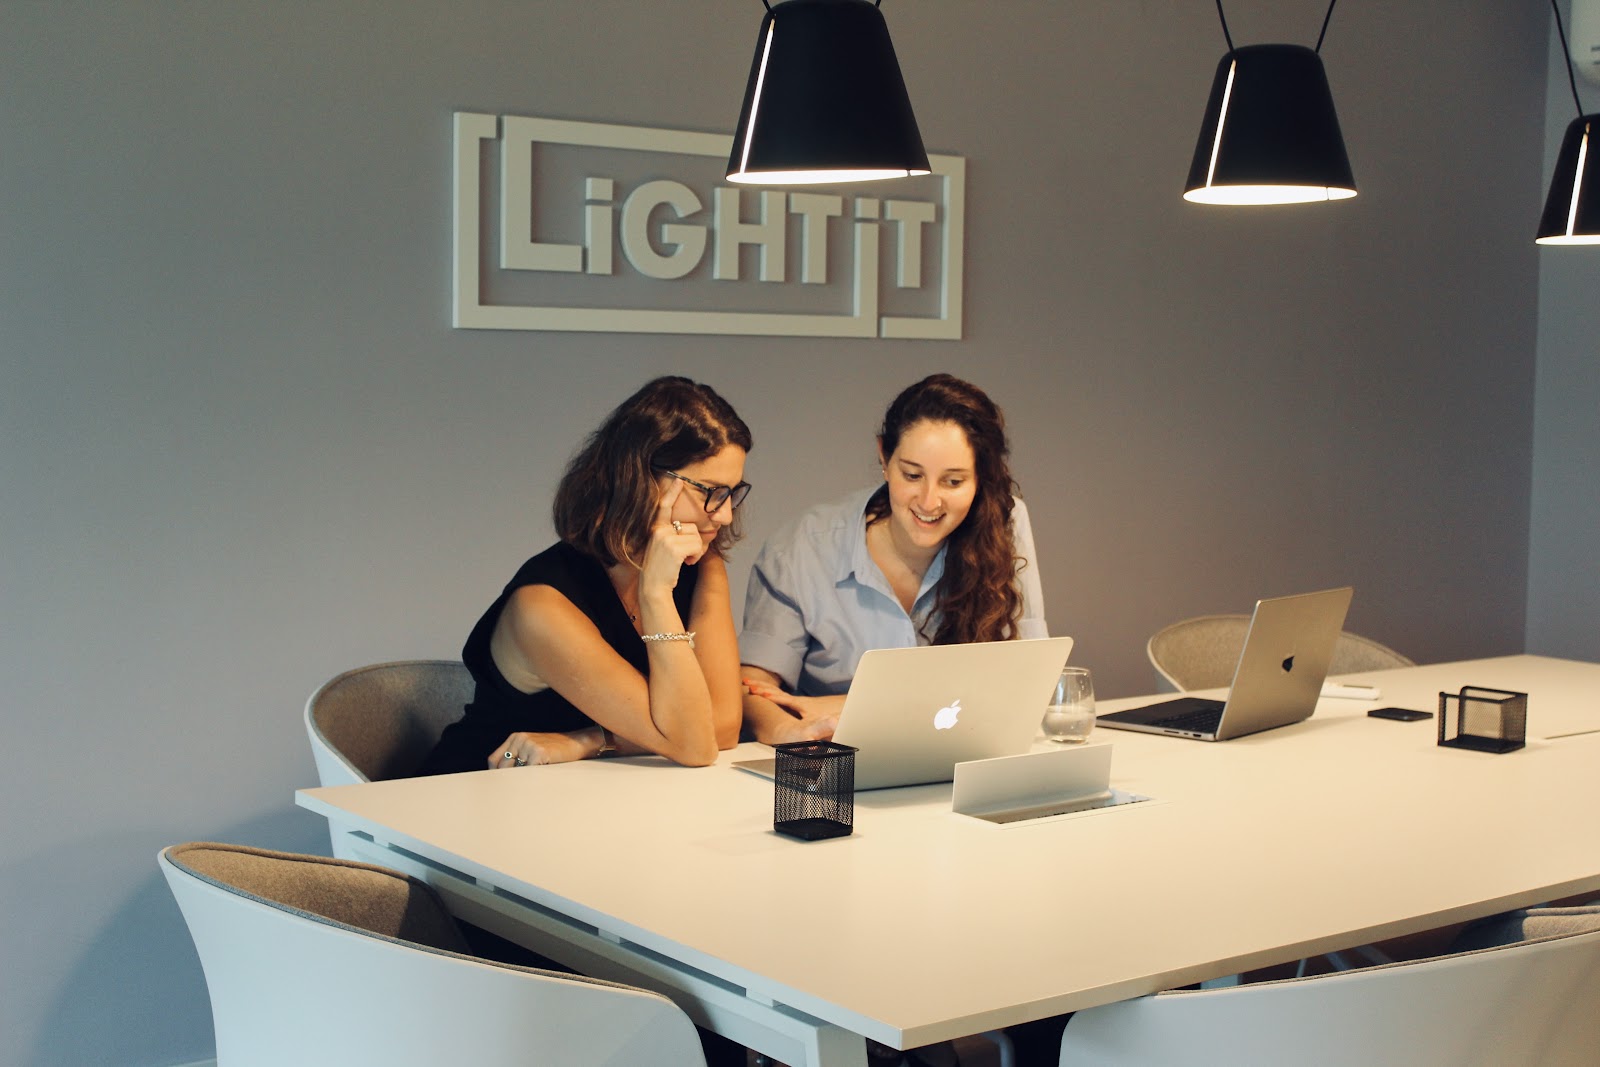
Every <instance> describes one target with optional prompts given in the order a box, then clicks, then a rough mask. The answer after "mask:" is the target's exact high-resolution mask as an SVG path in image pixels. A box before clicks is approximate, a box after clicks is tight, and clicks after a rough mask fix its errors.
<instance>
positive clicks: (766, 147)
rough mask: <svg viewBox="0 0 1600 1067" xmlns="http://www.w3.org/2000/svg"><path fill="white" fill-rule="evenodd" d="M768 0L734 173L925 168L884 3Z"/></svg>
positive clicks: (787, 178)
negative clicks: (774, 0) (773, 1)
mask: <svg viewBox="0 0 1600 1067" xmlns="http://www.w3.org/2000/svg"><path fill="white" fill-rule="evenodd" d="M761 2H762V4H763V5H764V6H765V7H766V9H767V14H766V16H765V17H764V18H763V19H762V20H761V33H760V36H759V37H757V39H756V54H755V59H754V60H753V61H752V62H751V64H750V82H749V85H748V86H746V88H745V93H744V107H743V109H742V110H741V111H740V112H739V126H738V130H737V132H736V133H735V134H734V138H733V153H732V155H731V156H730V157H729V158H728V180H729V181H730V182H742V183H746V184H756V185H810V184H817V183H821V182H857V181H868V180H872V179H877V178H904V177H908V176H910V175H913V174H927V173H928V172H929V166H928V153H927V151H926V150H925V149H924V148H923V147H922V134H921V133H920V132H919V131H918V130H917V120H916V116H914V115H913V114H912V113H911V99H910V97H908V96H907V95H906V85H905V81H904V79H902V78H901V76H900V64H899V62H898V61H897V60H896V59H895V55H894V45H893V44H892V43H891V42H890V41H889V27H888V24H887V23H885V22H884V20H883V13H882V12H881V11H879V10H878V5H877V4H875V3H869V2H868V0H784V2H782V3H779V4H776V5H773V4H768V3H767V0H761ZM879 2H881V0H879Z"/></svg>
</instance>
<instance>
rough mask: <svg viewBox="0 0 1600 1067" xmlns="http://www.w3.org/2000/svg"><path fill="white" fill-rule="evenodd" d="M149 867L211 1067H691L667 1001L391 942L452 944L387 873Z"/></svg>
mask: <svg viewBox="0 0 1600 1067" xmlns="http://www.w3.org/2000/svg"><path fill="white" fill-rule="evenodd" d="M159 863H160V866H161V870H162V873H163V874H164V875H165V876H166V879H167V883H168V884H169V885H170V886H171V887H172V893H173V896H175V897H176V898H177V901H178V905H179V907H180V909H181V910H182V911H183V917H184V920H185V922H187V923H188V926H189V932H190V934H191V936H192V937H193V938H194V943H195V948H196V949H198V950H199V954H200V962H201V964H202V966H203V967H204V969H205V975H206V986H207V988H208V990H209V991H210V994H211V1012H212V1018H213V1021H214V1024H215V1030H216V1040H217V1062H218V1064H219V1067H258V1065H259V1067H281V1065H283V1064H291V1063H292V1064H296V1065H302V1067H321V1065H328V1067H335V1065H337V1067H348V1065H349V1064H359V1063H382V1064H385V1065H388V1067H436V1065H437V1064H441V1063H473V1064H480V1065H488V1067H495V1065H505V1067H510V1065H512V1064H516V1065H518V1067H525V1065H527V1064H532V1063H551V1064H572V1065H575V1067H589V1065H594V1067H633V1065H636V1064H637V1065H659V1067H682V1065H685V1064H689V1065H695V1064H700V1065H703V1064H704V1062H705V1061H704V1057H703V1055H702V1053H701V1048H700V1041H699V1038H698V1035H697V1034H696V1031H695V1028H694V1025H693V1024H692V1023H691V1022H690V1021H689V1018H688V1016H686V1015H685V1014H684V1013H683V1011H682V1010H681V1009H679V1008H678V1007H677V1006H676V1005H675V1004H673V1003H672V1002H671V1001H670V1000H668V999H666V998H665V997H662V996H659V995H657V994H655V993H649V992H646V991H644V990H640V989H634V988H632V987H629V986H620V985H616V984H613V983H609V982H600V981H596V980H594V979H588V978H582V977H578V976H572V975H561V974H556V973H554V972H550V971H541V970H535V969H533V968H527V967H514V966H509V965H505V964H500V963H494V962H491V961H487V960H482V959H479V958H477V957H472V956H467V955H464V954H462V953H460V952H455V951H450V950H449V949H448V948H440V947H434V946H430V945H428V944H425V943H422V942H420V941H415V940H406V939H404V935H406V934H411V935H412V936H416V937H422V938H425V939H429V940H442V941H445V942H447V943H448V942H452V941H455V940H457V939H459V937H460V935H459V932H457V931H456V930H455V927H454V925H453V923H452V921H451V920H450V918H449V916H448V915H447V914H446V913H445V911H444V906H443V904H442V903H441V902H440V901H439V898H438V896H437V895H436V894H434V892H433V890H432V889H430V888H429V887H428V886H426V885H424V884H423V883H421V882H418V881H416V880H415V879H412V878H408V877H407V876H405V875H402V874H399V873H398V872H394V871H388V870H385V869H384V868H381V867H373V866H370V865H368V864H356V863H349V862H345V861H340V860H330V859H326V858H323V857H318V856H297V855H293V854H289V853H275V852H267V851H264V850H260V849H249V848H244V847H242V846H231V845H214V844H205V843H197V844H190V845H178V846H173V847H171V848H168V849H164V850H163V851H162V852H161V854H160V859H159ZM230 882H237V883H241V884H230ZM274 896H285V897H288V898H290V900H291V901H292V903H283V902H281V901H279V900H276V899H273V897H274ZM330 912H331V913H332V914H333V915H336V916H344V917H345V920H341V919H337V918H330V917H329V916H328V914H326V913H330ZM351 919H354V920H358V921H359V922H360V923H364V924H370V927H377V928H378V929H376V930H374V929H371V928H370V927H369V926H365V925H356V924H355V923H353V922H351V921H348V920H351ZM390 931H398V934H399V935H401V936H396V934H395V933H391V932H390Z"/></svg>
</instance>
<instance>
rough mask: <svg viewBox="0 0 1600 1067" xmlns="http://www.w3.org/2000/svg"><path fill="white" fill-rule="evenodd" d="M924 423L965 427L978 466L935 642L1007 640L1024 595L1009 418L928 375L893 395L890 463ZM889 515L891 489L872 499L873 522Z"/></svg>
mask: <svg viewBox="0 0 1600 1067" xmlns="http://www.w3.org/2000/svg"><path fill="white" fill-rule="evenodd" d="M919 422H952V423H955V424H956V425H957V426H959V427H961V430H962V432H963V433H965V434H966V436H967V443H968V444H969V445H971V446H972V454H973V457H974V459H975V462H976V464H977V469H976V470H975V471H974V472H973V473H974V475H975V476H976V479H977V483H978V485H977V492H976V493H975V494H974V496H973V498H972V510H970V511H969V512H967V517H966V519H965V520H964V521H963V522H962V523H961V525H960V526H958V527H956V528H955V531H954V532H952V533H951V534H950V536H949V538H948V539H947V540H946V541H945V545H946V551H945V557H944V575H943V576H942V577H941V578H940V579H939V588H938V596H937V600H936V601H935V604H934V610H935V612H936V615H937V618H938V620H939V628H938V631H937V632H936V633H935V634H934V635H933V638H932V640H933V643H934V644H936V645H955V644H963V643H966V642H969V641H1004V640H1008V639H1010V638H1013V637H1015V636H1017V630H1018V626H1017V621H1018V619H1019V618H1020V617H1021V615H1022V593H1021V592H1020V591H1019V589H1018V587H1017V546H1016V539H1015V538H1014V537H1013V536H1012V533H1011V509H1012V505H1013V503H1014V500H1013V496H1014V494H1015V493H1016V489H1017V485H1016V482H1014V481H1013V480H1012V478H1011V464H1010V455H1011V448H1010V445H1009V444H1007V442H1006V418H1005V415H1004V414H1003V413H1002V412H1001V411H1000V408H999V407H998V406H997V405H996V404H995V402H994V401H992V400H990V399H989V396H988V394H987V393H985V392H984V391H983V390H982V389H979V388H978V387H977V386H976V385H973V384H972V383H971V382H965V381H962V380H961V379H960V378H957V377H954V376H953V375H949V374H930V375H928V377H926V378H924V379H922V381H920V382H918V383H916V384H915V385H913V386H910V387H908V388H907V389H905V390H904V391H902V392H901V393H900V395H899V396H897V397H895V398H894V402H893V403H891V404H890V405H889V410H888V411H887V412H885V413H884V416H883V425H882V427H880V428H879V430H878V446H879V447H880V448H881V449H883V457H884V459H885V460H887V459H888V458H889V457H890V456H892V455H894V451H895V449H896V448H898V447H899V446H900V437H901V435H902V434H904V433H905V432H906V430H908V429H910V428H911V427H912V426H915V425H916V424H917V423H919ZM888 516H889V487H888V485H887V484H885V485H883V486H882V487H881V488H879V489H878V491H877V492H875V493H873V494H872V497H871V499H870V500H868V501H867V518H868V521H869V522H877V521H878V520H880V519H885V518H888Z"/></svg>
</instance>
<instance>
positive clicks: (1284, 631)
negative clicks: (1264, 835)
mask: <svg viewBox="0 0 1600 1067" xmlns="http://www.w3.org/2000/svg"><path fill="white" fill-rule="evenodd" d="M1352 593H1353V590H1352V589H1351V588H1350V587H1349V586H1345V587H1343V588H1340V589H1324V590H1323V591H1322V592H1320V593H1301V594H1299V595H1298V596H1284V597H1273V598H1271V599H1269V600H1258V601H1256V610H1255V614H1254V615H1252V616H1251V618H1250V630H1249V632H1248V633H1246V634H1245V639H1244V648H1243V649H1242V650H1241V651H1240V652H1239V665H1238V667H1236V668H1235V669H1234V674H1233V685H1232V687H1230V688H1229V690H1228V699H1227V701H1225V702H1224V701H1221V700H1207V699H1205V698H1203V697H1179V698H1178V699H1176V700H1165V701H1162V702H1161V703H1159V704H1148V705H1146V706H1144V707H1142V708H1130V709H1128V710H1127V711H1118V712H1113V713H1111V714H1108V715H1101V716H1099V717H1097V718H1096V719H1095V725H1097V726H1107V727H1110V728H1112V729H1115V730H1140V731H1143V732H1144V733H1149V734H1171V735H1173V736H1175V737H1192V738H1196V739H1197V740H1200V741H1226V740H1228V739H1229V738H1230V737H1243V736H1244V735H1245V734H1254V733H1259V732H1260V731H1262V730H1271V729H1273V728H1274V727H1278V726H1288V725H1289V724H1290V723H1296V722H1300V721H1301V720H1302V719H1308V718H1310V717H1311V713H1312V712H1313V711H1315V710H1316V707H1317V698H1318V697H1319V696H1320V695H1321V694H1322V683H1323V681H1324V680H1325V679H1326V678H1327V676H1328V664H1329V663H1330V662H1332V660H1333V649H1334V646H1335V645H1336V644H1338V641H1339V632H1340V631H1341V630H1343V629H1344V616H1345V612H1347V611H1348V610H1349V609H1350V597H1351V594H1352Z"/></svg>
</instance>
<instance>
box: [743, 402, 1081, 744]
mask: <svg viewBox="0 0 1600 1067" xmlns="http://www.w3.org/2000/svg"><path fill="white" fill-rule="evenodd" d="M1009 452H1010V449H1009V446H1008V445H1007V443H1006V432H1005V417H1004V415H1002V414H1001V411H1000V409H999V408H998V407H997V406H996V405H995V403H994V402H993V401H992V400H990V399H989V397H988V396H987V395H986V394H985V393H984V392H983V390H981V389H979V388H978V387H977V386H975V385H972V384H971V383H969V382H965V381H962V380H961V379H959V378H955V377H952V376H950V375H948V374H934V375H930V376H929V377H927V378H924V379H923V380H922V381H920V382H917V383H916V384H915V385H912V386H910V387H909V388H907V389H905V390H904V391H903V392H901V394H900V395H899V396H897V397H895V399H894V402H893V403H891V404H890V405H889V410H888V411H887V412H886V413H885V415H884V419H883V425H882V427H881V428H880V429H879V431H878V462H879V464H880V466H881V467H882V470H883V482H882V484H880V485H878V486H877V487H876V488H873V489H869V490H862V491H860V492H856V493H853V494H851V495H850V496H849V497H846V498H845V499H843V500H839V501H835V502H833V503H830V504H825V505H823V506H821V507H817V508H813V509H812V510H811V511H808V512H806V513H805V514H804V515H801V516H800V517H799V518H798V519H796V520H795V521H793V522H792V523H790V524H789V525H788V526H786V527H784V528H783V529H781V530H780V531H778V532H777V533H776V534H774V535H773V536H772V537H771V538H770V539H769V540H768V541H767V543H766V544H765V545H764V546H762V549H761V553H760V555H758V556H757V557H756V561H755V565H754V567H753V568H752V570H751V572H750V583H749V586H748V587H747V589H746V591H745V609H744V630H743V632H742V633H741V634H740V637H739V648H740V660H741V662H742V664H743V666H742V667H741V671H742V672H743V678H744V681H745V686H746V688H747V690H748V692H749V695H748V696H747V697H746V698H745V707H744V712H745V721H746V723H748V725H749V726H750V728H751V730H752V731H753V732H754V734H755V737H756V739H757V740H760V741H765V742H767V743H768V744H777V743H780V742H784V741H802V740H817V739H824V738H827V737H830V736H832V734H833V729H834V725H835V723H836V721H837V719H838V715H839V709H840V708H841V707H843V705H844V694H845V692H846V691H847V690H848V689H849V688H850V680H851V678H852V677H853V676H854V675H855V671H856V664H857V663H858V662H859V661H860V659H861V654H862V653H863V652H865V651H866V650H867V649H869V648H905V647H909V646H912V645H927V644H957V643H963V642H969V641H1001V640H1007V639H1010V638H1018V637H1025V638H1026V637H1046V636H1048V635H1049V634H1048V630H1047V628H1046V625H1045V620H1044V602H1043V601H1044V598H1043V592H1042V590H1041V588H1040V585H1039V572H1038V569H1037V567H1035V566H1034V563H1033V559H1034V549H1033V535H1032V532H1031V530H1030V529H1029V526H1028V516H1027V510H1026V508H1024V506H1023V504H1022V501H1021V500H1018V499H1017V498H1016V497H1015V496H1014V495H1013V494H1014V493H1015V491H1016V485H1015V483H1014V482H1013V481H1012V480H1011V468H1010V464H1009V462H1008V459H1007V457H1008V455H1009Z"/></svg>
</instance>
